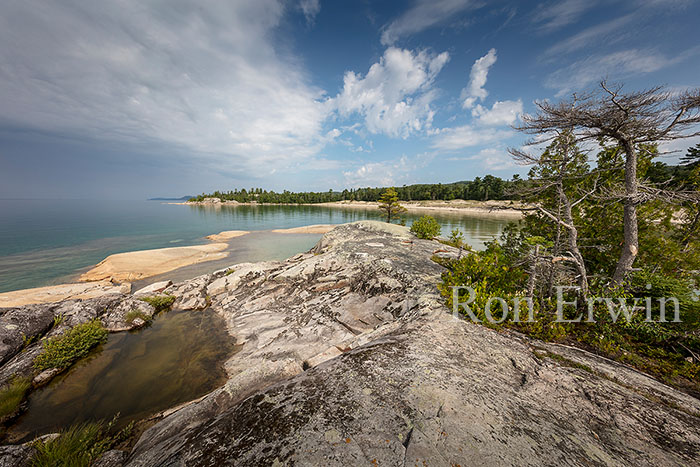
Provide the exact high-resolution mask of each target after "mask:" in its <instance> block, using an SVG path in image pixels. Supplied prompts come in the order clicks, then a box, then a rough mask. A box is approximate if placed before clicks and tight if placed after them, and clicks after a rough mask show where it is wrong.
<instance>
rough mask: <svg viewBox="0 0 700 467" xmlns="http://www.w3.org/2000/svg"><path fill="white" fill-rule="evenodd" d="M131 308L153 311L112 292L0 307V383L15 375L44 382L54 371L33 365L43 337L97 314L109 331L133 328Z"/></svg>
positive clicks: (148, 313) (146, 313) (142, 313)
mask: <svg viewBox="0 0 700 467" xmlns="http://www.w3.org/2000/svg"><path fill="white" fill-rule="evenodd" d="M133 311H136V312H138V313H139V315H140V316H144V317H152V316H153V313H154V312H155V310H154V309H153V307H152V306H151V305H149V304H148V303H145V302H144V301H142V300H140V299H138V298H133V297H130V296H124V295H121V294H114V293H111V292H107V293H105V294H104V295H103V296H101V297H97V298H90V299H86V300H68V301H64V302H60V303H55V304H50V305H42V304H38V305H26V306H21V307H16V308H0V386H3V385H5V384H7V382H9V381H10V380H11V379H12V378H13V377H15V376H22V377H30V378H31V379H33V380H34V382H35V385H37V386H38V385H41V384H45V383H47V382H48V381H50V379H51V378H53V376H55V375H56V374H57V373H56V372H53V373H48V372H45V373H44V374H40V375H37V374H34V373H35V372H34V368H33V362H34V359H35V358H36V356H37V355H39V354H40V353H41V350H42V346H43V341H42V340H43V339H45V338H52V337H54V336H58V335H61V334H63V333H64V332H66V331H67V330H69V329H71V328H73V327H75V326H77V325H79V324H82V323H86V322H88V321H90V320H93V319H96V318H99V319H100V321H101V322H102V325H103V326H104V327H105V328H106V329H107V330H108V331H110V332H118V331H127V330H130V329H134V328H137V327H139V323H137V322H136V320H128V317H127V315H128V314H129V313H130V312H133Z"/></svg>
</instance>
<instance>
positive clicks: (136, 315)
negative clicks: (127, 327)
mask: <svg viewBox="0 0 700 467" xmlns="http://www.w3.org/2000/svg"><path fill="white" fill-rule="evenodd" d="M137 319H141V320H143V321H144V322H146V323H150V322H151V321H152V320H153V318H152V317H150V316H148V315H147V314H146V313H144V312H143V311H139V310H136V309H134V310H131V311H129V312H128V313H127V314H126V315H125V316H124V321H126V322H127V323H129V324H133V323H134V321H136V320H137Z"/></svg>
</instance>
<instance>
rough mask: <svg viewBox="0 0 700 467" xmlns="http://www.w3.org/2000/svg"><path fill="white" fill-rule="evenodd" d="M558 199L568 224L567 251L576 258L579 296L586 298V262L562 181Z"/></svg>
mask: <svg viewBox="0 0 700 467" xmlns="http://www.w3.org/2000/svg"><path fill="white" fill-rule="evenodd" d="M558 188H559V199H560V200H561V203H562V206H563V208H564V221H565V222H566V223H567V224H568V225H569V226H570V227H569V229H568V231H569V253H571V256H573V258H574V259H575V260H576V269H577V270H578V274H579V278H578V286H579V288H580V289H581V296H582V297H584V298H586V297H587V296H588V277H587V273H586V264H585V263H584V262H583V256H582V255H581V251H580V250H579V249H578V229H577V228H576V225H575V224H574V215H573V213H572V211H571V201H569V197H568V196H566V193H565V192H564V186H563V184H562V182H561V181H560V182H559V186H558Z"/></svg>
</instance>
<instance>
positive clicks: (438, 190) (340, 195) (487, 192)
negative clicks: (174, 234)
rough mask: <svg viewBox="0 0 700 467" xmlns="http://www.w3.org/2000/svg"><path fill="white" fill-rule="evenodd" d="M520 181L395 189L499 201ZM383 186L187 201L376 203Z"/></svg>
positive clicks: (411, 197)
mask: <svg viewBox="0 0 700 467" xmlns="http://www.w3.org/2000/svg"><path fill="white" fill-rule="evenodd" d="M521 183H522V180H520V177H519V176H517V175H514V176H513V179H512V180H510V181H506V180H503V179H501V178H498V177H494V176H493V175H486V176H485V177H484V178H480V177H477V178H475V179H474V180H473V181H462V182H455V183H445V184H442V183H434V184H420V185H408V186H402V187H398V188H394V190H395V191H396V194H397V196H398V199H399V200H400V201H422V200H445V201H449V200H453V199H467V200H477V201H486V200H492V199H496V200H500V199H512V195H510V194H509V193H511V192H512V191H513V189H514V188H515V187H517V186H519V185H520V184H521ZM385 191H386V188H358V189H351V190H343V191H333V190H329V191H325V192H302V193H293V192H290V191H284V192H282V193H276V192H274V191H266V190H263V189H262V188H251V189H250V190H246V189H245V188H244V189H241V190H239V189H235V190H232V191H228V192H222V191H215V192H214V193H211V194H204V193H203V194H201V195H199V196H195V197H193V198H190V201H202V200H203V199H204V198H219V199H221V200H222V201H238V202H239V203H249V202H251V201H255V202H258V203H284V204H306V203H311V204H313V203H329V202H337V201H346V200H348V201H369V202H377V201H379V198H380V197H381V196H382V194H383V193H384V192H385Z"/></svg>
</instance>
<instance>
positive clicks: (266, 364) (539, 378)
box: [113, 221, 700, 466]
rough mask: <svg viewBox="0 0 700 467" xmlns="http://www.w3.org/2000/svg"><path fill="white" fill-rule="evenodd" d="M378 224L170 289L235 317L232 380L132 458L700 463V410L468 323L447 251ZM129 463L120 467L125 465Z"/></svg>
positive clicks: (175, 412) (616, 372)
mask: <svg viewBox="0 0 700 467" xmlns="http://www.w3.org/2000/svg"><path fill="white" fill-rule="evenodd" d="M435 254H437V255H447V256H451V255H456V254H457V252H456V251H455V250H454V249H452V248H449V247H445V246H443V245H441V244H439V243H437V242H433V241H425V240H417V239H415V238H413V237H412V236H411V235H410V234H409V233H408V231H407V229H405V228H402V227H398V226H390V225H387V224H383V223H378V222H369V221H363V222H358V223H353V224H347V225H343V226H339V227H337V228H335V229H333V230H332V231H331V232H329V233H327V234H325V235H324V237H323V238H322V240H321V241H320V242H319V244H318V245H317V246H316V247H315V248H314V250H313V251H311V252H309V253H305V254H300V255H297V256H295V257H293V258H290V259H289V260H287V261H283V262H265V263H245V264H238V265H234V266H232V267H231V268H227V269H226V270H222V271H218V272H216V273H214V274H210V275H206V276H201V277H199V278H196V279H194V280H191V281H186V282H184V283H180V284H174V285H171V286H169V287H167V288H166V289H165V290H164V293H169V294H172V295H174V296H175V297H176V302H175V305H176V306H178V307H181V308H202V307H207V306H210V307H212V308H213V309H215V310H216V311H217V312H218V313H219V314H220V315H221V316H223V317H224V319H225V321H226V325H227V327H228V330H229V332H230V333H231V334H232V336H234V337H235V339H236V345H237V347H238V351H237V353H236V354H235V355H234V356H232V357H231V359H230V360H229V361H228V362H226V370H227V371H228V374H229V379H228V381H227V382H226V384H225V385H224V386H223V387H221V388H219V389H217V390H215V391H214V392H212V393H210V394H208V395H207V396H205V397H203V398H200V399H198V400H197V401H193V402H192V403H189V404H185V405H183V406H181V407H177V408H174V409H172V410H169V411H167V412H165V413H163V414H161V416H160V417H157V422H156V423H155V424H154V425H153V426H151V427H150V428H148V429H147V430H146V431H145V432H144V433H143V434H142V435H141V436H140V438H139V440H138V442H137V443H136V445H135V446H134V448H133V449H132V451H131V452H130V453H128V455H127V457H126V459H120V458H119V457H120V456H119V455H118V454H116V453H113V457H114V459H115V460H116V462H117V463H121V462H122V461H123V462H124V463H125V464H126V465H134V466H146V465H148V466H151V465H324V466H332V465H401V466H403V465H446V466H447V465H475V464H479V465H483V464H488V465H562V464H564V465H693V464H696V463H697V462H698V460H699V459H700V401H698V400H697V399H695V398H693V397H691V396H688V395H686V394H684V393H680V392H678V391H676V390H674V389H671V388H669V387H667V386H665V385H663V384H661V383H659V382H658V381H656V380H654V379H652V378H650V377H648V376H646V375H643V374H641V373H639V372H636V371H634V370H632V369H629V368H627V367H625V366H623V365H620V364H616V363H614V362H611V361H609V360H606V359H603V358H600V357H597V356H594V355H592V354H589V353H587V352H584V351H582V350H579V349H572V348H569V347H565V346H560V345H554V344H544V343H542V342H539V341H532V340H529V339H527V338H525V337H522V336H520V335H517V334H504V333H498V332H495V331H493V330H490V329H487V328H485V327H481V326H478V325H474V324H472V323H468V322H466V321H463V320H461V319H458V318H455V317H453V316H452V315H451V314H450V313H449V311H448V310H447V309H446V308H445V306H444V305H443V300H442V299H441V297H439V296H438V294H437V290H436V288H435V284H436V283H437V282H438V281H439V277H440V274H441V273H442V272H443V269H442V268H441V267H440V266H439V265H438V264H437V263H435V262H434V261H432V260H431V257H432V256H433V255H435ZM115 465H118V464H115Z"/></svg>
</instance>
